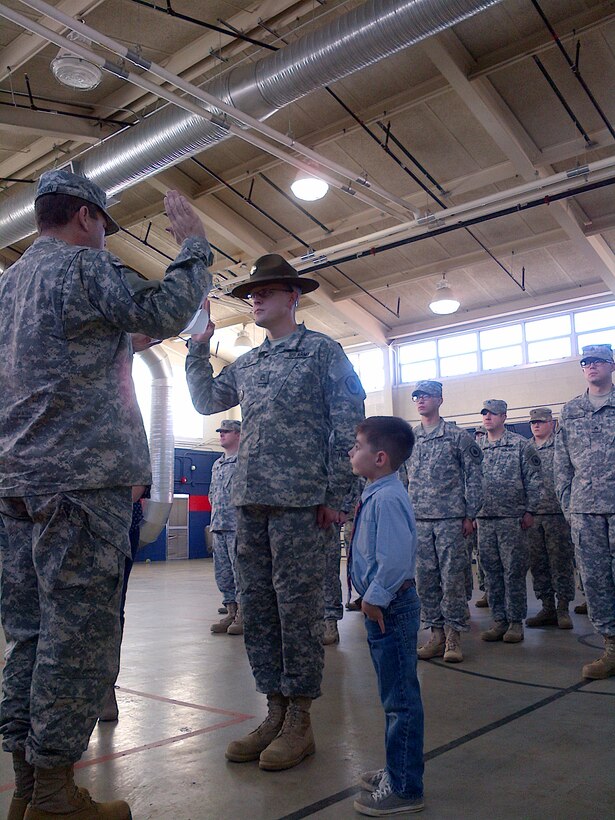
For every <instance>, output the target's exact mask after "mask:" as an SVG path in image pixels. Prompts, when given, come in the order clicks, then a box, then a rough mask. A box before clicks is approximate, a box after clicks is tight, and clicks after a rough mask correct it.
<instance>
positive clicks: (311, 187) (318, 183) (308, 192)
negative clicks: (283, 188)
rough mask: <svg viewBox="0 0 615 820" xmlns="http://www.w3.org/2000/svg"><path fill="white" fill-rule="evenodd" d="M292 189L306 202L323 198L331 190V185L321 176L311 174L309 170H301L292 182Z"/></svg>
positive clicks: (298, 197)
mask: <svg viewBox="0 0 615 820" xmlns="http://www.w3.org/2000/svg"><path fill="white" fill-rule="evenodd" d="M290 190H291V191H292V192H293V194H294V195H295V196H296V197H297V199H302V200H304V202H315V201H316V200H317V199H322V198H323V196H325V194H326V193H327V191H328V190H329V185H328V183H326V182H325V181H324V179H320V178H319V177H317V176H315V175H313V174H310V173H309V172H308V171H299V172H298V173H297V176H296V177H295V180H294V182H292V183H291V186H290Z"/></svg>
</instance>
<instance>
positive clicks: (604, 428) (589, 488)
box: [554, 387, 615, 515]
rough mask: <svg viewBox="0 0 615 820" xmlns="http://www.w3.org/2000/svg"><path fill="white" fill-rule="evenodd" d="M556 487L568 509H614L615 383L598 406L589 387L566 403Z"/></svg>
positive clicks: (558, 445)
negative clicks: (604, 400)
mask: <svg viewBox="0 0 615 820" xmlns="http://www.w3.org/2000/svg"><path fill="white" fill-rule="evenodd" d="M554 462H555V489H556V492H557V496H558V498H559V500H560V503H561V505H562V509H563V510H564V512H565V513H566V514H568V513H594V514H598V515H613V513H615V387H613V388H612V389H611V395H610V396H609V398H608V400H607V402H606V404H604V405H603V406H602V407H601V408H600V409H599V410H596V409H594V406H593V404H592V403H591V402H590V400H589V399H588V398H587V391H586V392H585V393H583V394H582V395H581V396H577V397H576V398H574V399H572V401H569V402H568V403H567V404H566V405H564V409H563V410H562V416H561V419H560V427H559V430H558V432H557V435H556V436H555V459H554Z"/></svg>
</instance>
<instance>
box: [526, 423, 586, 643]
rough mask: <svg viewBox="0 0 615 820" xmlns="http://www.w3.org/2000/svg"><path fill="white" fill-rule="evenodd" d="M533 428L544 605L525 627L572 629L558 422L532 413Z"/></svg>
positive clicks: (533, 544)
mask: <svg viewBox="0 0 615 820" xmlns="http://www.w3.org/2000/svg"><path fill="white" fill-rule="evenodd" d="M530 427H531V430H532V438H531V439H530V441H531V442H532V443H533V444H534V446H535V447H536V450H537V452H538V455H539V456H540V460H541V462H542V481H543V494H542V498H541V499H540V501H539V504H538V507H537V508H536V512H535V515H534V525H533V526H532V527H530V529H529V530H528V538H529V543H530V571H531V573H532V581H533V585H534V594H535V595H536V597H537V598H538V599H539V600H540V601H542V609H541V610H540V612H539V613H538V614H537V615H534V617H533V618H528V619H527V620H526V622H525V624H526V626H530V627H534V626H558V627H559V628H560V629H572V619H571V617H570V615H569V614H568V607H569V605H570V602H571V601H572V600H574V560H573V559H574V547H573V545H572V540H571V538H570V527H569V526H568V523H567V521H566V519H565V518H564V516H563V514H562V508H561V507H560V504H559V501H558V500H557V496H556V494H555V485H554V474H553V456H554V453H555V434H554V429H555V422H554V420H553V413H552V410H551V408H550V407H535V408H534V409H533V410H530ZM556 596H557V606H556V601H555V597H556Z"/></svg>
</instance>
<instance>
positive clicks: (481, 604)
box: [474, 592, 489, 609]
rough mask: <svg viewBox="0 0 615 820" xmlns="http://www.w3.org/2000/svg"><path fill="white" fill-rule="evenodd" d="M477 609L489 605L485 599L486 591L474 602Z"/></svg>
mask: <svg viewBox="0 0 615 820" xmlns="http://www.w3.org/2000/svg"><path fill="white" fill-rule="evenodd" d="M474 606H477V607H478V608H479V609H486V608H487V607H488V606H489V601H488V600H487V593H486V592H485V593H483V597H482V598H479V599H478V601H477V602H476V603H475V604H474Z"/></svg>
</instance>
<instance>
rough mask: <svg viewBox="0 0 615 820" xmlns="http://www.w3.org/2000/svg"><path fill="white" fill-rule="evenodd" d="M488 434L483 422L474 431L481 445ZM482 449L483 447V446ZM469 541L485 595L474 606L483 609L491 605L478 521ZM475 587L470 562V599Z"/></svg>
mask: <svg viewBox="0 0 615 820" xmlns="http://www.w3.org/2000/svg"><path fill="white" fill-rule="evenodd" d="M486 435H487V431H486V430H485V428H484V427H483V425H482V424H481V426H480V427H477V428H476V430H475V431H474V441H476V442H477V443H478V444H479V445H480V444H481V442H482V440H483V436H486ZM481 450H482V447H481ZM467 541H468V551H469V553H470V561H472V558H473V557H474V559H475V561H476V577H477V579H478V588H479V590H480V591H481V592H482V593H483V595H482V596H481V597H480V598H479V599H478V600H477V601H476V603H475V604H474V606H476V607H478V608H479V609H483V608H485V607H488V606H489V601H488V600H487V593H486V592H485V573H484V572H483V568H482V567H481V565H480V554H479V552H478V532H477V522H476V521H475V522H474V532H473V534H472V535H471V536H470V538H468V539H467ZM473 588H474V578H473V576H472V566H471V564H470V577H469V578H468V584H467V593H468V601H469V600H470V598H471V597H472V590H473Z"/></svg>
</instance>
